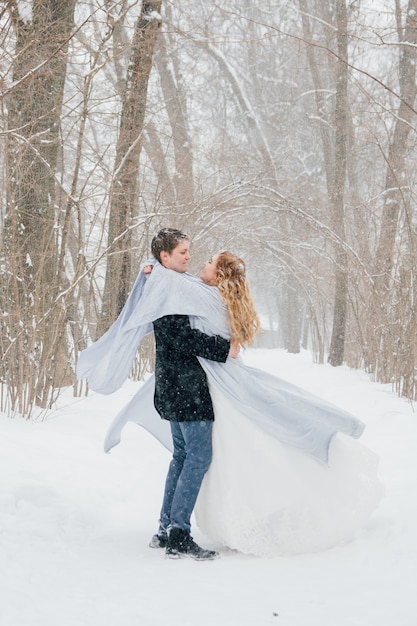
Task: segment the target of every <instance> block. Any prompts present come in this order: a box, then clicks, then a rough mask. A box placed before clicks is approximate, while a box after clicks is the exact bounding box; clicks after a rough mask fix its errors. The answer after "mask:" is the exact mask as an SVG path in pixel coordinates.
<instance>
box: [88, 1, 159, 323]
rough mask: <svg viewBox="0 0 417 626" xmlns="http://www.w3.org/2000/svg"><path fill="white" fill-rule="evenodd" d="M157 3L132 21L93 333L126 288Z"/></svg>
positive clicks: (117, 307)
mask: <svg viewBox="0 0 417 626" xmlns="http://www.w3.org/2000/svg"><path fill="white" fill-rule="evenodd" d="M160 10H161V1H159V2H143V3H142V7H141V12H140V15H139V17H138V19H137V21H136V25H135V29H134V35H133V40H132V47H131V55H130V62H129V68H128V75H127V80H126V82H125V92H124V94H123V104H122V112H121V117H120V130H119V138H118V142H117V148H116V160H115V165H114V174H113V179H112V188H111V200H110V215H109V235H108V248H109V255H108V260H107V269H106V281H105V286H104V293H103V307H102V313H101V324H100V330H99V332H100V333H102V332H104V331H105V330H106V329H107V328H108V327H109V325H110V324H111V323H112V322H113V321H114V320H115V319H116V317H117V315H118V314H119V312H120V311H121V309H122V307H123V305H124V303H125V301H126V298H127V296H128V293H129V290H130V287H131V279H132V277H131V229H130V228H129V226H131V225H132V221H133V220H134V218H135V216H136V215H137V214H138V183H139V177H138V172H139V158H140V152H141V148H142V144H143V131H144V119H145V110H146V99H147V92H148V82H149V76H150V72H151V69H152V57H153V50H154V46H155V42H156V38H157V35H158V32H159V27H160V21H161V17H160Z"/></svg>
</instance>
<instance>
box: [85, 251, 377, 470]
mask: <svg viewBox="0 0 417 626" xmlns="http://www.w3.org/2000/svg"><path fill="white" fill-rule="evenodd" d="M149 263H152V264H153V269H152V272H151V274H150V275H148V276H145V274H144V272H143V270H142V271H141V272H140V273H139V276H138V278H137V280H136V282H135V284H134V286H133V288H132V292H131V294H130V296H129V298H128V300H127V301H126V304H125V306H124V308H123V310H122V312H121V313H120V315H119V317H118V319H117V320H116V322H115V323H114V324H113V325H112V326H111V328H110V329H109V330H108V331H107V333H105V334H104V335H103V336H102V337H101V338H100V339H99V340H98V341H96V342H95V343H94V344H92V345H91V346H89V347H88V348H87V349H86V350H84V351H83V352H82V353H81V354H80V358H79V361H78V364H77V376H78V377H79V378H87V379H88V382H89V387H90V388H91V389H93V390H94V391H97V392H98V393H105V394H107V393H113V392H114V391H115V390H116V389H118V388H119V387H120V386H121V385H122V384H123V382H124V381H125V380H126V378H127V377H128V376H129V373H130V371H131V368H132V364H133V361H134V359H135V356H136V352H137V350H138V348H139V346H140V344H141V342H142V340H143V338H144V337H145V336H146V335H147V334H149V333H151V332H152V330H153V327H152V322H153V321H154V320H155V319H158V318H160V317H163V316H165V315H188V316H189V318H190V323H191V326H192V327H193V328H198V329H199V330H201V331H202V332H205V333H206V334H208V335H221V336H223V337H225V338H230V332H229V328H228V325H227V309H226V305H225V303H224V302H223V301H222V299H221V297H220V295H219V292H218V289H217V287H210V286H208V285H206V284H205V283H204V282H203V281H202V280H200V279H199V278H196V277H195V276H192V275H191V274H188V273H178V272H175V271H174V270H169V269H166V268H164V267H163V266H162V265H161V264H160V263H158V262H155V261H151V262H148V263H147V264H149ZM198 358H199V361H200V363H201V365H202V367H203V368H204V371H205V372H206V375H207V377H208V380H209V383H210V384H213V385H216V386H217V387H218V388H219V389H220V390H221V391H222V393H223V394H224V395H225V396H226V397H228V398H229V400H231V401H232V402H233V403H234V404H235V405H236V406H237V408H238V409H239V410H240V411H241V412H242V413H243V414H244V415H245V416H246V417H248V418H249V419H251V420H254V421H255V422H256V423H257V424H258V425H259V427H261V428H262V429H263V430H265V431H266V432H267V433H269V434H270V435H271V436H273V437H276V438H278V439H279V440H280V441H281V442H283V443H286V444H289V445H293V446H296V447H297V448H299V449H301V450H303V451H304V452H305V453H307V454H310V455H312V456H314V457H315V458H317V459H319V460H320V461H323V462H327V460H328V449H329V445H330V441H331V439H332V437H333V436H334V435H335V434H336V433H338V432H341V433H344V434H346V435H349V436H351V437H354V438H358V437H360V436H361V434H362V432H363V430H364V428H365V425H364V424H363V423H362V422H361V421H359V420H358V419H357V418H356V417H354V416H353V415H351V414H349V413H347V412H346V411H343V410H342V409H339V408H338V407H335V406H333V405H332V404H330V403H328V402H326V401H325V400H322V399H321V398H319V397H317V396H315V395H313V394H311V393H309V392H307V391H305V390H303V389H301V388H300V387H297V386H295V385H292V384H290V383H288V382H286V381H284V380H282V379H280V378H278V377H276V376H274V375H272V374H269V373H266V372H264V371H261V370H259V369H256V368H253V367H248V366H247V365H245V364H244V362H243V360H242V358H241V357H238V358H237V359H231V358H228V359H227V361H226V363H218V362H216V361H210V360H208V359H203V358H200V357H198ZM154 391H155V377H154V375H152V376H150V377H149V378H148V379H147V381H146V382H145V383H144V384H143V385H142V386H141V387H140V388H139V390H138V392H137V393H136V395H135V396H134V397H133V398H132V400H131V401H130V402H129V403H128V404H127V405H126V406H125V407H124V408H123V409H122V411H121V412H120V413H119V414H118V415H117V416H116V418H115V420H114V421H113V423H112V424H111V426H110V428H109V430H108V432H107V435H106V438H105V443H104V448H105V450H106V452H108V451H110V450H111V448H113V447H114V446H115V445H117V444H118V443H119V442H120V439H121V433H122V430H123V428H124V426H125V425H126V423H127V422H129V421H131V422H134V423H136V424H138V425H140V426H143V427H144V428H146V429H147V430H149V431H150V432H151V433H152V434H153V435H154V436H155V437H157V439H159V441H160V442H161V443H162V444H163V445H165V446H166V447H167V448H168V449H169V450H172V440H171V433H170V428H169V422H167V421H165V420H162V419H161V418H160V416H159V414H158V413H157V412H156V409H155V407H154V404H153V397H154Z"/></svg>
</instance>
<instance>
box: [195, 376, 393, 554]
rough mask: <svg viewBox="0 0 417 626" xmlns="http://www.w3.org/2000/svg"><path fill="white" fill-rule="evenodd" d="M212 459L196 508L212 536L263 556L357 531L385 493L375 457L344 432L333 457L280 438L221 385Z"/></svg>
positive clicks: (305, 548)
mask: <svg viewBox="0 0 417 626" xmlns="http://www.w3.org/2000/svg"><path fill="white" fill-rule="evenodd" d="M210 392H211V395H212V398H213V404H214V409H215V416H216V419H215V422H214V427H213V461H212V463H211V466H210V468H209V471H208V472H207V474H206V476H205V478H204V481H203V484H202V487H201V491H200V494H199V497H198V501H197V505H196V508H195V516H196V521H197V524H198V526H199V527H200V528H201V530H202V531H203V532H204V533H205V534H206V536H207V537H208V538H210V539H211V540H212V541H214V542H216V543H220V544H222V545H224V546H227V547H229V548H232V549H236V550H239V551H240V552H243V553H246V554H254V555H259V556H276V555H288V554H297V553H306V552H315V551H320V550H325V549H327V548H330V547H333V546H335V545H337V544H339V543H341V542H343V541H346V540H349V539H351V538H352V537H353V535H354V534H355V532H356V531H357V530H358V529H360V528H361V527H362V526H363V525H364V524H365V523H366V521H367V520H368V519H369V517H370V515H371V513H372V511H373V510H374V509H375V508H376V507H377V506H378V504H379V502H380V500H381V497H382V495H383V487H382V485H381V483H380V481H379V479H378V476H377V466H378V457H377V456H376V455H375V454H374V453H373V452H372V451H370V450H369V449H367V448H366V447H365V446H363V445H362V444H360V443H358V442H357V441H354V440H352V439H351V438H349V437H346V436H344V435H342V434H338V435H336V436H335V437H333V439H332V442H331V444H330V450H329V463H328V465H326V464H325V463H323V462H321V461H319V460H317V459H316V458H314V457H312V456H310V455H308V454H306V453H304V452H302V451H300V450H298V449H297V448H295V447H293V446H291V445H287V444H283V443H281V442H280V441H278V440H277V439H275V438H273V437H271V436H270V435H268V434H267V433H265V432H264V431H262V430H261V428H260V427H259V426H258V425H257V424H256V423H255V422H254V421H252V420H250V419H248V418H247V417H245V416H244V415H243V414H242V413H240V412H239V411H238V410H237V409H236V408H235V407H234V406H233V404H232V403H231V402H230V400H228V399H227V398H226V397H225V396H224V395H223V394H222V393H221V392H220V391H219V389H218V388H217V387H215V386H213V385H211V386H210Z"/></svg>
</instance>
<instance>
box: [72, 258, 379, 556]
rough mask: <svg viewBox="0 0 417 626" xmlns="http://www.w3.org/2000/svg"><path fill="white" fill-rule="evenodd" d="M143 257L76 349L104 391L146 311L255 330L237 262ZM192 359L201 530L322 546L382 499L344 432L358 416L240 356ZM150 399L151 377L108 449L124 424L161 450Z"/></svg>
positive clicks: (142, 328) (356, 426) (163, 436)
mask: <svg viewBox="0 0 417 626" xmlns="http://www.w3.org/2000/svg"><path fill="white" fill-rule="evenodd" d="M151 264H152V265H153V270H152V272H151V273H150V274H149V273H148V272H145V271H143V270H142V272H140V274H139V276H138V279H137V281H136V283H135V285H134V287H133V289H132V293H131V295H130V296H129V299H128V301H127V303H126V305H125V307H124V309H123V311H122V313H121V315H120V316H119V318H118V320H117V321H116V322H115V324H114V325H113V326H112V327H111V329H110V330H109V331H108V333H106V335H104V336H103V337H102V338H101V339H100V340H99V341H98V342H96V343H95V344H93V345H92V346H90V348H88V349H87V351H84V352H83V353H82V354H81V357H80V360H79V363H78V368H77V370H78V375H79V377H88V379H89V385H90V388H92V389H94V390H96V391H99V392H100V393H111V392H112V391H114V390H115V389H117V388H118V387H119V386H120V385H121V384H122V382H123V381H124V380H125V379H126V378H127V376H128V374H129V372H130V369H131V365H132V362H133V359H134V358H135V354H136V351H137V348H138V346H139V345H140V342H141V341H142V339H143V337H144V336H145V335H146V334H148V333H149V332H152V321H153V320H154V319H158V318H159V317H162V316H164V315H169V314H172V313H175V314H183V315H189V317H190V322H191V325H193V326H195V327H196V328H199V329H200V330H201V331H203V332H205V333H207V334H212V335H216V334H218V335H222V336H224V337H226V338H230V337H232V338H234V339H236V340H237V341H239V343H240V344H241V345H242V346H246V345H247V344H249V343H250V342H251V341H252V339H253V337H254V335H255V333H256V332H257V331H258V329H259V321H258V318H257V315H256V312H255V310H254V307H253V303H252V299H251V296H250V292H249V288H248V283H247V280H246V276H245V265H244V263H243V261H242V260H241V259H239V258H237V257H235V256H234V255H231V254H230V253H220V254H219V255H215V256H214V257H213V258H212V259H210V261H209V262H208V263H207V264H206V265H205V268H204V271H203V274H202V277H201V278H202V280H201V279H198V278H196V277H194V276H191V275H190V274H187V273H181V274H180V273H178V272H175V271H173V270H169V269H166V268H164V267H163V266H162V265H160V264H159V263H157V262H155V261H152V263H151ZM146 265H148V264H146ZM145 267H146V266H145ZM144 269H145V268H144ZM199 360H200V362H201V365H202V366H203V368H204V370H205V372H206V374H207V378H208V381H209V385H210V392H211V395H212V399H213V405H214V409H215V423H214V430H213V450H214V452H213V462H212V465H211V467H210V469H209V472H208V474H207V475H206V478H205V480H204V483H203V486H202V490H201V492H200V495H199V500H198V502H197V507H196V518H197V523H198V524H199V526H200V527H201V528H202V530H203V531H204V532H205V533H206V534H207V536H208V537H209V538H211V539H213V540H215V541H216V542H219V543H221V544H223V545H224V546H228V547H229V548H233V549H237V550H240V551H241V552H244V553H248V554H255V555H268V556H269V555H276V554H291V553H299V552H309V551H315V550H321V549H325V548H328V547H331V546H333V545H336V544H337V543H338V542H340V541H342V540H346V539H349V538H351V537H352V536H353V534H354V533H355V531H356V530H357V529H358V528H360V527H361V526H362V525H363V524H364V522H365V521H366V520H367V519H368V517H369V515H370V513H371V512H372V511H373V510H374V508H375V507H376V506H377V504H378V502H379V500H380V498H381V487H380V484H379V481H378V479H377V474H376V467H377V460H376V458H375V456H374V455H373V454H372V453H371V452H370V451H368V450H367V449H365V448H364V447H363V446H361V445H359V444H358V443H356V442H353V441H351V439H350V438H351V437H353V438H358V437H360V435H361V434H362V432H363V430H364V424H362V423H361V422H360V421H359V420H357V419H356V418H355V417H353V416H352V415H350V414H349V413H346V412H345V411H343V410H341V409H339V408H336V407H334V406H333V405H331V404H329V403H327V402H325V401H323V400H321V399H320V398H317V397H316V396H314V395H313V394H309V393H308V392H306V391H304V390H302V389H300V388H299V387H296V386H295V385H291V384H289V383H287V382H286V381H283V380H281V379H279V378H277V377H276V376H273V375H271V374H268V373H267V372H263V371H261V370H258V369H256V368H251V367H248V366H246V365H245V364H244V363H243V361H242V359H240V358H238V359H228V360H227V361H226V363H216V362H213V361H208V360H205V359H199ZM153 396H154V377H153V376H151V377H150V378H149V379H148V380H147V381H146V382H145V384H144V385H143V386H142V387H141V388H140V389H139V391H138V393H137V394H136V395H135V397H134V398H133V399H132V400H131V401H130V402H129V404H128V405H127V406H126V407H125V408H124V409H123V410H122V411H121V413H120V414H119V415H118V416H117V417H116V419H115V420H114V422H113V424H112V425H111V426H110V429H109V431H108V433H107V436H106V440H105V450H106V451H109V450H110V449H111V448H112V447H114V446H115V445H117V444H118V443H119V441H120V438H121V433H122V430H123V428H124V426H125V424H126V423H127V422H128V421H133V422H135V423H137V424H139V425H141V426H143V427H145V428H147V429H148V430H149V431H150V432H151V433H152V434H153V435H154V436H155V437H157V438H158V439H159V440H160V441H161V442H162V443H163V444H164V445H165V446H166V447H167V448H168V449H171V446H172V442H171V436H170V431H169V427H168V426H167V422H166V421H164V420H161V419H160V418H159V416H158V414H157V413H156V410H155V408H154V406H153ZM339 433H340V434H339Z"/></svg>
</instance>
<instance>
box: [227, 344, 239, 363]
mask: <svg viewBox="0 0 417 626" xmlns="http://www.w3.org/2000/svg"><path fill="white" fill-rule="evenodd" d="M239 352H240V345H239V344H238V343H237V342H236V341H231V342H230V350H229V356H230V357H231V358H232V359H235V358H236V357H237V356H239Z"/></svg>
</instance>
